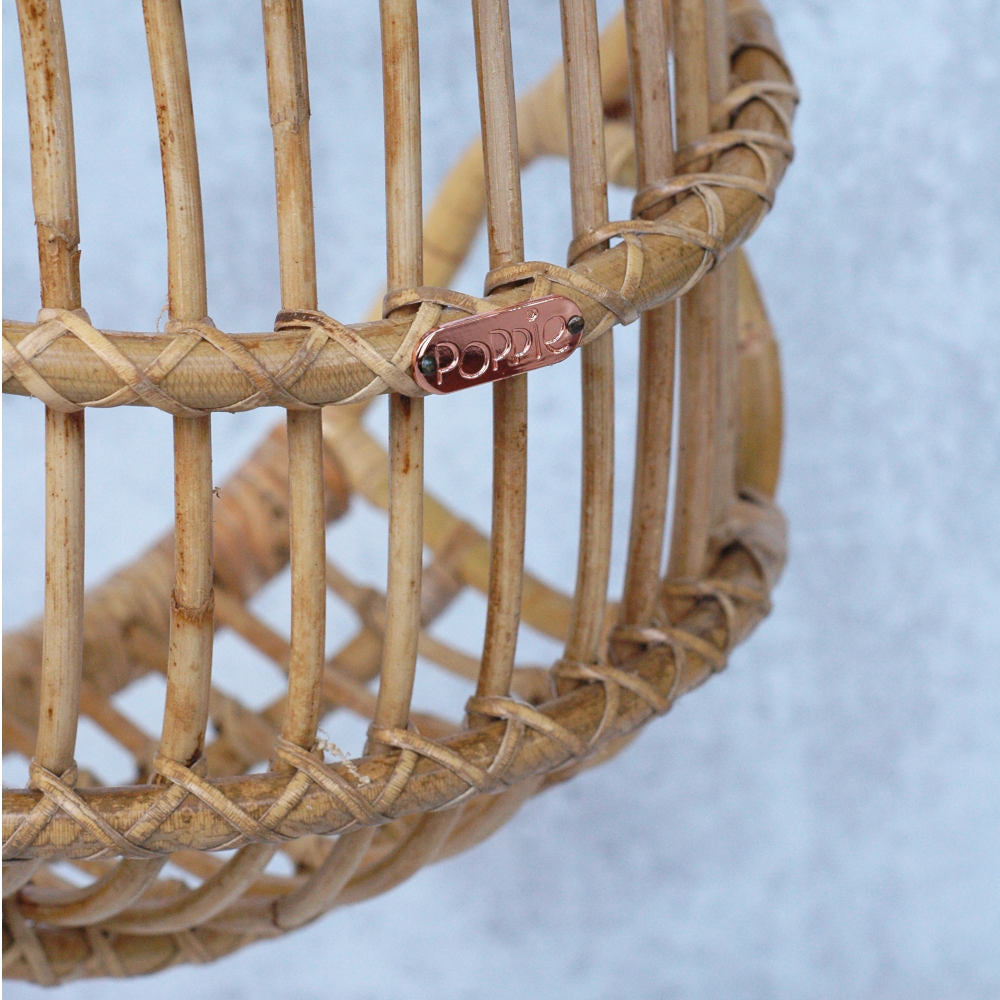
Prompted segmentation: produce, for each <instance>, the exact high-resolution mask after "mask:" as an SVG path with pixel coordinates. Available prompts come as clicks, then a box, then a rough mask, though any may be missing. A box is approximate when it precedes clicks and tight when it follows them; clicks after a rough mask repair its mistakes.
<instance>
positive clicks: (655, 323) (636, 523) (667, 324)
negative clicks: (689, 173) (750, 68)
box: [621, 0, 676, 624]
mask: <svg viewBox="0 0 1000 1000" xmlns="http://www.w3.org/2000/svg"><path fill="white" fill-rule="evenodd" d="M625 13H626V22H625V24H626V30H627V35H628V46H629V64H630V70H631V85H632V106H633V122H634V127H635V163H636V186H637V188H638V190H639V191H640V192H641V191H642V190H643V189H644V188H645V187H646V186H647V185H649V184H651V183H653V182H655V181H657V180H663V179H666V178H667V177H669V176H670V175H671V172H672V169H673V135H672V132H671V109H670V81H669V78H668V75H667V46H668V35H667V28H668V24H667V22H666V21H665V19H664V12H663V8H662V7H661V6H660V5H659V4H642V3H639V2H638V0H631V2H627V3H626V4H625ZM639 337H640V339H639V400H638V409H637V414H636V446H635V477H634V486H633V490H632V498H633V499H632V520H631V526H630V529H629V545H628V560H627V562H626V565H625V587H624V593H623V595H622V607H621V621H622V622H624V623H627V624H639V623H645V622H647V621H648V620H649V618H650V617H651V615H652V614H653V608H654V604H655V601H656V595H657V591H658V587H659V582H660V567H661V563H662V561H663V537H664V532H665V529H666V516H667V496H668V493H669V488H670V437H671V432H672V426H673V405H674V402H673V401H674V393H673V388H674V356H675V344H676V307H675V305H674V304H673V303H668V304H667V305H664V306H660V307H659V308H658V309H651V310H649V311H647V312H645V313H643V314H642V319H641V320H640V333H639Z"/></svg>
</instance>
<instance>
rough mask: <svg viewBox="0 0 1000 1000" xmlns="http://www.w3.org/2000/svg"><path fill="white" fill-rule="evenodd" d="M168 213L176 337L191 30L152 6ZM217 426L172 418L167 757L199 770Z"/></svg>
mask: <svg viewBox="0 0 1000 1000" xmlns="http://www.w3.org/2000/svg"><path fill="white" fill-rule="evenodd" d="M143 12H144V14H145V18H146V41H147V44H148V47H149V65H150V71H151V73H152V77H153V94H154V97H155V100H156V119H157V125H158V127H159V134H160V155H161V160H162V166H163V189H164V200H165V203H166V212H167V295H168V309H169V313H170V321H171V322H172V323H173V324H175V325H176V326H177V327H178V328H183V326H184V324H186V323H200V322H202V321H204V320H205V318H206V313H207V311H208V303H207V294H206V288H205V234H204V227H203V225H202V216H201V185H200V182H199V178H198V152H197V146H196V143H195V132H194V112H193V109H192V106H191V83H190V79H189V77H188V64H187V47H186V45H185V42H184V22H183V17H182V15H181V8H180V3H179V2H178V0H145V2H144V3H143ZM210 420H211V418H210V417H207V416H206V417H194V418H190V417H175V418H174V496H175V515H174V521H175V532H174V537H175V567H174V569H175V579H174V592H173V595H172V599H171V608H170V645H169V652H168V655H167V696H166V706H165V709H164V714H163V733H162V736H161V741H160V752H161V753H162V754H163V755H164V756H165V757H167V758H169V759H171V760H176V761H178V762H180V763H182V764H191V763H193V762H194V761H196V760H197V759H198V756H199V754H200V753H201V750H202V745H203V743H204V738H205V726H206V723H207V721H208V695H209V688H210V681H211V670H212V627H213V626H212V431H211V423H210Z"/></svg>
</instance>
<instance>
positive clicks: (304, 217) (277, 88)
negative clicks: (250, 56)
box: [262, 0, 326, 769]
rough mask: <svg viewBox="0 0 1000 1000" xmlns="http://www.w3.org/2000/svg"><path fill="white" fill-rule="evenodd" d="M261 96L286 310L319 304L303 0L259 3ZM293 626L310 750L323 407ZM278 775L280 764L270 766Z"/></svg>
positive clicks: (293, 699)
mask: <svg viewBox="0 0 1000 1000" xmlns="http://www.w3.org/2000/svg"><path fill="white" fill-rule="evenodd" d="M262 14H263V19H264V48H265V54H266V63H267V96H268V108H269V113H270V121H271V134H272V140H273V145H274V177H275V190H276V203H277V215H278V266H279V272H280V277H281V306H282V309H315V308H316V247H315V238H314V233H313V201H312V167H311V160H310V149H309V74H308V69H307V65H306V35H305V23H304V17H303V12H302V4H301V0H263V2H262ZM287 432H288V496H289V511H288V515H289V517H288V520H289V536H290V542H289V550H290V551H289V557H290V569H291V592H292V597H291V625H290V635H291V639H290V650H289V656H288V667H287V669H288V702H287V713H286V715H285V718H284V721H283V724H282V730H281V733H282V736H283V737H284V739H286V740H288V741H289V742H291V743H295V744H297V745H300V746H307V747H308V746H311V745H312V742H313V740H314V739H315V736H316V727H317V725H318V724H319V710H320V708H319V685H320V678H321V676H322V673H323V660H324V646H325V642H326V584H325V573H324V568H325V562H326V518H325V517H324V500H323V427H322V415H321V414H320V413H319V411H315V410H314V411H292V410H290V411H289V412H288V418H287ZM275 766H276V767H278V768H279V769H280V768H282V767H283V765H281V764H280V763H278V764H276V765H275Z"/></svg>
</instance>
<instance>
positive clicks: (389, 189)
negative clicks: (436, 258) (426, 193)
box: [372, 0, 424, 742]
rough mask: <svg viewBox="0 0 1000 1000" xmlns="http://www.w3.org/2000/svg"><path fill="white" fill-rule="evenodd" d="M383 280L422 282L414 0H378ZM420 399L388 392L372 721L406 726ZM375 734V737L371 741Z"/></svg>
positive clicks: (412, 664)
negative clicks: (385, 514) (380, 612)
mask: <svg viewBox="0 0 1000 1000" xmlns="http://www.w3.org/2000/svg"><path fill="white" fill-rule="evenodd" d="M381 18H382V79H383V91H384V95H385V96H384V100H385V109H384V122H385V206H386V278H387V281H386V285H387V288H388V290H389V291H390V292H391V291H394V290H396V289H400V288H414V287H416V286H418V285H420V284H421V283H422V282H423V207H422V204H423V203H422V198H421V164H420V60H419V50H418V46H417V5H416V0H383V2H382V4H381ZM423 465H424V408H423V400H421V399H411V398H409V397H406V396H399V395H396V394H393V395H391V396H390V397H389V498H390V502H389V570H388V577H387V584H386V623H385V639H384V644H383V647H382V670H381V676H380V678H379V691H378V702H377V703H376V707H375V718H374V719H373V720H372V724H373V726H374V727H375V728H376V729H379V728H385V727H394V726H405V725H406V723H407V719H408V717H409V711H410V698H411V696H412V694H413V679H414V676H415V674H416V663H417V638H418V636H419V634H420V582H421V572H422V565H423V523H424V511H423V480H424V469H423ZM376 742H377V741H376Z"/></svg>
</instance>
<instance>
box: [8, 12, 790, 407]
mask: <svg viewBox="0 0 1000 1000" xmlns="http://www.w3.org/2000/svg"><path fill="white" fill-rule="evenodd" d="M747 17H748V18H750V20H752V22H753V25H752V27H753V31H754V32H755V37H756V38H757V42H756V43H755V45H754V46H753V47H747V48H744V49H741V50H740V51H739V53H738V56H737V61H738V63H739V72H738V75H739V77H740V78H741V79H742V80H744V81H757V82H762V83H774V84H776V85H778V86H780V87H787V86H788V83H789V77H788V72H787V70H786V69H785V66H784V62H783V60H782V59H781V56H780V50H779V49H778V48H777V45H776V43H775V42H774V41H773V39H771V38H769V37H768V36H767V28H768V24H767V21H766V19H765V18H763V17H762V16H761V15H760V14H759V12H758V11H757V10H756V9H749V10H748V13H747ZM734 27H735V30H736V31H737V33H738V32H739V31H741V30H743V28H742V26H741V24H740V23H739V22H737V23H736V24H735V25H734ZM747 30H749V29H747ZM772 101H773V105H774V107H776V108H777V109H779V110H780V113H781V115H783V116H785V118H787V117H790V115H791V112H792V110H793V108H794V98H793V96H792V94H791V92H790V91H789V92H787V93H786V92H784V91H783V92H781V93H775V94H774V96H773V98H772ZM733 125H734V127H735V128H741V129H748V130H752V131H762V132H764V133H769V134H772V135H774V136H775V138H776V139H780V140H781V141H785V140H786V139H787V136H786V135H785V122H784V121H783V120H782V119H781V118H779V116H778V115H777V114H776V113H775V112H774V111H773V110H772V109H771V106H770V105H769V104H765V103H764V102H762V101H750V102H748V103H747V104H746V106H745V107H744V108H743V109H742V110H741V111H740V112H739V113H738V114H737V116H736V118H735V121H734V123H733ZM765 156H766V158H767V159H768V161H769V163H770V164H771V170H772V180H773V181H774V182H775V183H777V182H778V181H780V179H781V176H782V174H783V173H784V170H785V167H786V166H787V162H788V154H787V152H785V151H783V150H782V149H779V148H777V147H775V148H773V149H772V148H768V149H767V150H766V152H765ZM716 167H717V169H718V171H719V172H720V173H724V174H732V175H742V176H746V177H747V178H749V179H751V180H756V181H759V180H760V179H761V178H762V177H763V170H762V167H761V165H760V162H759V160H758V158H757V156H756V154H754V153H752V152H751V151H749V150H747V149H744V148H734V149H732V150H730V151H728V152H726V153H724V154H722V155H721V156H720V158H719V160H718V163H717V164H716ZM718 193H719V198H720V201H721V203H722V207H723V209H724V212H725V217H726V227H725V234H724V237H723V244H724V247H725V248H726V249H731V248H732V247H733V246H734V245H736V244H737V243H739V242H740V241H741V240H742V239H743V238H744V237H745V236H746V234H747V232H748V231H749V230H750V229H751V228H752V226H753V225H754V224H756V222H757V221H759V219H760V217H761V215H762V213H763V212H764V210H765V206H764V204H763V203H762V201H761V199H760V198H759V197H758V196H757V195H755V194H753V193H751V192H748V191H745V190H740V189H736V188H730V189H726V188H724V189H721V190H720V191H719V192H718ZM663 218H664V220H665V221H669V222H671V223H678V224H682V225H691V226H695V227H698V226H703V225H704V221H705V216H704V210H703V208H702V206H701V204H700V202H699V200H698V199H697V198H696V197H695V196H694V195H690V196H687V197H684V198H683V199H681V200H680V202H679V203H678V204H677V205H675V206H674V207H673V208H671V209H669V210H668V211H667V212H666V213H665V215H664V216H663ZM642 244H643V247H644V249H645V252H646V267H645V269H644V272H643V277H642V279H641V280H640V282H639V286H638V288H637V289H636V292H635V294H634V296H633V302H634V303H635V305H636V307H637V308H639V309H646V308H650V307H652V306H655V305H658V304H660V303H662V302H664V301H666V300H667V299H668V298H669V297H670V296H671V295H672V294H675V293H676V291H677V290H678V289H680V288H681V287H682V286H683V285H684V284H685V282H686V281H687V280H688V279H689V277H690V276H691V274H692V273H693V272H694V271H695V269H696V268H697V267H698V266H699V264H700V263H701V260H702V257H703V253H702V251H701V249H700V248H698V247H696V246H694V245H692V244H690V243H687V242H685V241H682V240H680V239H678V238H676V237H673V236H667V235H657V234H651V235H648V236H644V237H643V238H642ZM625 258H626V248H625V247H623V246H615V247H612V248H611V249H609V250H607V251H605V252H604V253H602V254H601V255H600V256H599V257H598V258H596V259H595V261H594V262H593V263H591V262H588V264H587V266H586V268H585V270H586V271H587V272H588V273H590V274H591V276H593V277H594V278H595V279H596V280H598V281H600V282H602V283H604V284H607V285H610V286H615V287H617V285H618V284H620V282H621V280H622V275H623V274H624V273H625V264H626V261H625ZM583 269H584V268H583V266H582V265H581V266H579V267H578V270H583ZM567 294H568V295H569V297H571V298H574V300H575V301H576V302H577V304H578V306H579V308H580V310H581V314H582V315H583V316H584V319H585V321H586V322H587V325H588V327H589V328H593V326H594V325H595V324H596V323H597V322H598V321H599V320H600V319H602V318H603V317H604V316H605V311H604V309H603V307H601V306H599V305H597V304H596V303H594V302H593V301H591V300H589V299H587V298H586V297H585V296H583V295H581V294H580V293H579V292H575V291H572V290H567ZM523 296H524V292H523V290H521V289H519V288H503V289H498V290H497V291H496V292H494V293H492V294H491V295H490V301H491V302H494V303H496V305H497V307H498V308H500V307H503V306H506V305H509V304H512V303H513V302H515V301H518V300H520V299H521V298H523ZM461 315H462V314H461V313H459V312H457V311H455V310H446V311H445V312H444V313H443V314H442V317H441V321H442V322H446V321H448V320H450V319H456V318H459V317H460V316H461ZM407 323H408V321H407V320H405V319H395V320H386V321H382V322H377V323H372V324H356V325H355V326H354V327H353V329H355V330H357V331H358V332H360V333H362V334H363V335H364V336H365V338H366V339H367V340H368V341H369V343H371V344H372V346H373V347H375V349H376V350H378V351H379V352H380V353H381V354H382V355H383V356H384V357H386V358H388V357H391V356H392V354H393V353H394V352H395V350H396V349H397V348H398V345H399V340H400V336H401V335H402V334H403V333H404V332H405V329H406V327H407ZM33 329H34V326H33V325H31V324H25V323H17V322H12V321H6V320H5V321H4V336H5V337H6V338H7V340H8V341H9V342H10V344H11V345H12V346H16V345H19V344H23V342H24V339H25V338H26V337H27V336H28V335H29V334H30V333H31V331H32V330H33ZM107 335H108V336H109V337H110V338H111V339H112V342H113V343H114V344H115V345H116V346H117V347H118V348H119V349H121V350H122V351H123V352H124V353H125V354H126V356H127V357H128V358H130V359H131V360H132V361H133V362H134V363H135V364H137V365H138V366H139V367H140V368H145V367H148V366H150V365H151V364H152V363H153V361H154V360H155V359H156V357H158V356H159V354H160V353H161V351H162V350H163V347H164V342H163V339H162V337H158V336H154V335H150V334H133V333H121V332H118V333H116V332H109V333H108V334H107ZM304 336H305V334H304V333H301V332H299V333H295V334H292V333H282V334H245V335H241V343H242V344H243V346H245V347H246V348H247V349H248V351H249V352H250V354H251V356H252V357H256V358H258V359H259V360H260V361H261V362H262V363H263V364H265V365H266V367H267V368H268V369H270V370H272V371H274V370H280V369H281V367H282V365H283V364H284V363H286V362H287V360H288V359H289V358H290V357H291V356H292V355H293V354H294V353H295V351H296V350H297V348H298V347H299V345H300V344H301V342H302V339H303V337H304ZM585 338H586V334H585ZM29 355H30V356H31V359H32V364H33V365H34V366H35V367H36V368H37V370H38V371H39V372H40V373H41V375H42V376H43V377H44V378H46V379H48V381H49V382H50V383H51V384H52V385H53V387H54V388H55V389H57V390H58V391H59V392H61V393H63V394H64V395H66V396H67V397H68V398H71V399H80V400H82V401H83V402H84V403H86V402H87V401H88V400H93V399H95V398H103V397H104V396H106V395H108V394H110V393H112V392H115V391H117V390H118V389H119V388H120V386H121V383H120V382H119V380H118V378H117V376H115V375H113V374H111V373H110V372H109V371H108V368H107V366H106V365H105V363H104V362H103V361H101V360H99V359H98V358H97V357H96V356H95V355H94V354H93V353H92V351H91V349H90V348H89V347H87V346H85V345H83V344H81V343H80V342H79V341H78V340H77V339H76V338H74V337H62V338H60V339H59V340H58V341H57V342H56V343H55V344H53V345H52V346H50V347H48V348H47V349H46V351H45V352H44V353H43V354H41V355H40V356H38V357H35V356H34V355H33V354H31V352H30V351H29ZM182 368H183V370H184V372H185V373H189V374H185V375H183V377H182V376H181V375H180V374H178V375H170V376H168V377H167V378H166V380H165V386H166V387H167V388H168V389H169V390H170V391H171V392H172V394H173V396H174V398H176V399H178V400H179V401H181V402H183V403H185V404H186V405H187V404H190V405H195V406H203V407H211V408H225V407H231V406H234V405H239V401H240V400H242V399H243V398H244V397H245V396H246V385H247V383H246V378H245V376H244V375H243V374H241V373H239V372H237V371H236V370H235V369H234V368H233V366H232V363H231V362H230V361H229V360H228V359H227V358H224V357H223V356H221V355H220V354H219V352H218V351H217V350H216V349H215V348H214V347H211V346H210V345H208V344H205V343H202V344H199V345H198V346H197V347H196V348H194V349H193V350H192V351H191V353H190V354H189V355H188V356H187V358H186V359H185V362H184V364H183V366H182ZM368 381H369V375H368V374H367V369H366V368H364V367H363V366H362V365H361V364H360V362H358V361H357V360H355V359H354V358H353V357H352V356H351V355H349V353H348V352H347V351H346V350H345V349H344V348H342V347H341V346H339V345H336V344H328V345H327V346H326V347H324V348H323V350H322V351H321V352H320V353H319V355H318V356H317V358H316V360H315V361H314V362H313V364H312V365H311V366H310V368H309V370H308V371H307V372H306V373H305V374H304V375H303V376H302V378H301V379H299V380H298V382H297V383H296V394H297V395H298V396H299V398H301V399H303V400H304V401H305V402H307V403H311V404H320V403H329V402H337V401H339V400H343V399H344V398H346V397H348V396H350V395H352V394H353V393H354V392H356V391H357V390H358V389H359V388H361V387H362V386H363V385H365V384H366V383H367V382H368ZM4 385H5V390H6V391H15V392H21V393H24V392H26V390H25V388H24V386H22V385H21V384H20V382H19V381H18V380H17V379H16V378H15V377H14V374H13V369H10V370H8V369H5V381H4ZM265 402H266V401H265ZM254 405H262V404H260V403H258V404H254Z"/></svg>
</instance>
